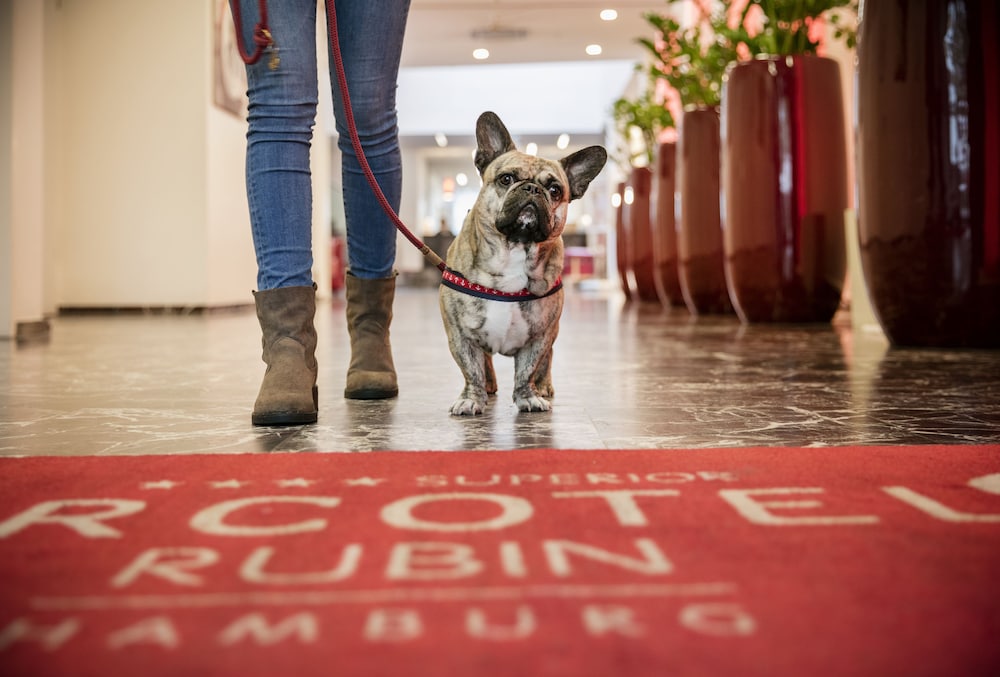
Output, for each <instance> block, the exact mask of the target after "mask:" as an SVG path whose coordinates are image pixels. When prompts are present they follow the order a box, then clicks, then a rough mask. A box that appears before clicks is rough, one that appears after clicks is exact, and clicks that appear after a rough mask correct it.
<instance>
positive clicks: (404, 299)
mask: <svg viewBox="0 0 1000 677" xmlns="http://www.w3.org/2000/svg"><path fill="white" fill-rule="evenodd" d="M395 308H396V317H395V320H394V323H393V333H392V338H393V347H394V353H395V360H396V366H397V371H398V373H399V384H400V396H399V397H398V398H397V399H395V400H391V401H382V402H355V401H347V400H344V399H343V397H342V390H343V384H344V373H345V370H346V366H347V358H348V356H347V352H346V345H347V332H346V327H345V323H344V306H343V301H342V300H341V299H334V300H333V301H330V302H327V303H324V304H321V308H320V311H319V314H318V317H317V328H318V331H319V335H320V348H319V351H318V359H319V362H320V384H319V385H320V420H319V423H318V424H316V425H311V426H304V427H300V428H284V429H281V428H274V429H268V428H263V429H262V428H254V427H252V426H251V425H250V408H251V406H252V403H253V400H254V397H255V396H256V392H257V387H258V385H259V379H260V376H261V374H262V373H263V364H262V363H261V362H260V338H259V336H260V334H259V329H258V327H257V321H256V317H255V316H254V313H253V310H252V308H247V309H244V310H240V311H231V312H225V313H220V312H216V313H210V314H207V315H187V316H183V315H162V314H150V315H140V316H135V315H102V316H76V317H59V318H56V319H54V320H53V322H52V337H51V340H50V341H49V342H48V343H47V344H41V345H24V346H18V345H16V344H15V343H13V342H6V343H2V344H0V383H2V392H0V454H4V455H17V454H55V455H61V454H154V453H155V454H164V453H199V452H211V453H239V452H252V451H272V450H281V451H327V452H337V451H344V452H354V451H376V450H386V449H396V450H421V449H437V450H457V449H518V448H528V447H553V448H561V449H584V448H611V449H616V448H665V449H669V448H702V447H721V446H764V445H766V446H820V445H822V446H837V445H851V444H973V443H976V444H982V443H996V442H998V441H1000V351H978V352H977V351H946V350H891V349H889V348H888V346H887V344H886V342H885V340H884V338H882V336H881V335H880V334H875V335H868V334H863V335H859V334H857V333H854V332H852V331H851V330H850V328H849V327H847V326H839V325H838V326H826V325H818V326H770V325H759V326H758V325H755V326H742V325H741V324H740V323H739V321H738V320H737V319H736V318H735V317H701V318H692V317H690V316H689V315H688V314H687V313H686V312H683V311H679V310H675V311H673V312H671V313H664V312H662V311H661V310H660V309H659V308H658V307H653V306H647V305H640V304H629V303H625V302H624V300H623V299H622V298H621V297H620V296H619V295H616V294H613V293H611V294H605V293H595V292H588V293H584V292H580V291H575V290H570V291H569V293H568V295H567V304H566V310H565V312H564V316H563V323H562V331H561V334H560V337H559V340H558V341H557V343H556V349H555V366H554V382H555V388H556V398H555V404H554V408H553V411H551V412H549V413H533V414H522V413H518V412H517V410H516V409H515V407H514V405H513V403H512V402H511V398H510V395H511V380H512V372H513V362H512V360H510V359H508V358H503V357H498V358H497V359H496V366H497V372H498V378H499V382H500V393H499V395H498V396H497V397H496V398H495V399H493V400H491V402H490V406H489V409H488V411H487V413H486V414H485V415H483V416H480V417H475V418H456V417H452V416H450V415H449V414H448V408H449V406H450V404H451V402H452V400H453V399H454V398H455V397H456V395H457V394H458V392H459V390H460V389H461V385H462V383H461V376H460V374H459V372H458V368H457V367H456V366H455V364H454V362H453V361H452V359H451V356H450V355H449V353H448V349H447V345H446V342H445V336H444V330H443V328H442V326H441V320H440V317H439V315H438V310H437V295H436V291H434V290H432V289H419V288H404V289H401V290H400V291H399V293H398V295H397V302H396V306H395Z"/></svg>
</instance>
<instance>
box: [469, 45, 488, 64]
mask: <svg viewBox="0 0 1000 677" xmlns="http://www.w3.org/2000/svg"><path fill="white" fill-rule="evenodd" d="M472 58H473V59H479V60H480V61H482V60H483V59H488V58H490V50H488V49H485V48H483V47H480V48H479V49H474V50H472Z"/></svg>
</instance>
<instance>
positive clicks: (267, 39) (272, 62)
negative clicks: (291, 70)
mask: <svg viewBox="0 0 1000 677" xmlns="http://www.w3.org/2000/svg"><path fill="white" fill-rule="evenodd" d="M260 33H261V35H262V36H264V45H265V46H264V49H265V50H266V51H267V53H268V54H269V55H270V58H269V59H268V60H267V67H268V68H269V69H271V70H272V71H276V70H278V66H279V65H280V64H281V56H279V55H278V45H277V43H275V42H274V36H272V35H271V31H269V30H268V29H266V28H261V29H260Z"/></svg>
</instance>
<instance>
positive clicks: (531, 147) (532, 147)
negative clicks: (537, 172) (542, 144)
mask: <svg viewBox="0 0 1000 677" xmlns="http://www.w3.org/2000/svg"><path fill="white" fill-rule="evenodd" d="M524 152H525V153H527V154H528V155H538V144H537V143H535V142H534V141H532V142H531V143H529V144H528V145H527V146H525V147H524Z"/></svg>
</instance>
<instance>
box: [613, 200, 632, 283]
mask: <svg viewBox="0 0 1000 677" xmlns="http://www.w3.org/2000/svg"><path fill="white" fill-rule="evenodd" d="M617 191H618V192H617V195H618V208H617V209H616V210H615V265H616V267H617V268H618V281H619V283H620V284H621V288H622V292H623V293H624V294H625V298H626V299H631V298H632V283H631V280H630V272H631V268H632V264H631V263H630V262H629V248H630V245H629V241H628V232H627V231H626V229H625V183H624V182H621V183H619V184H618V188H617Z"/></svg>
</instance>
